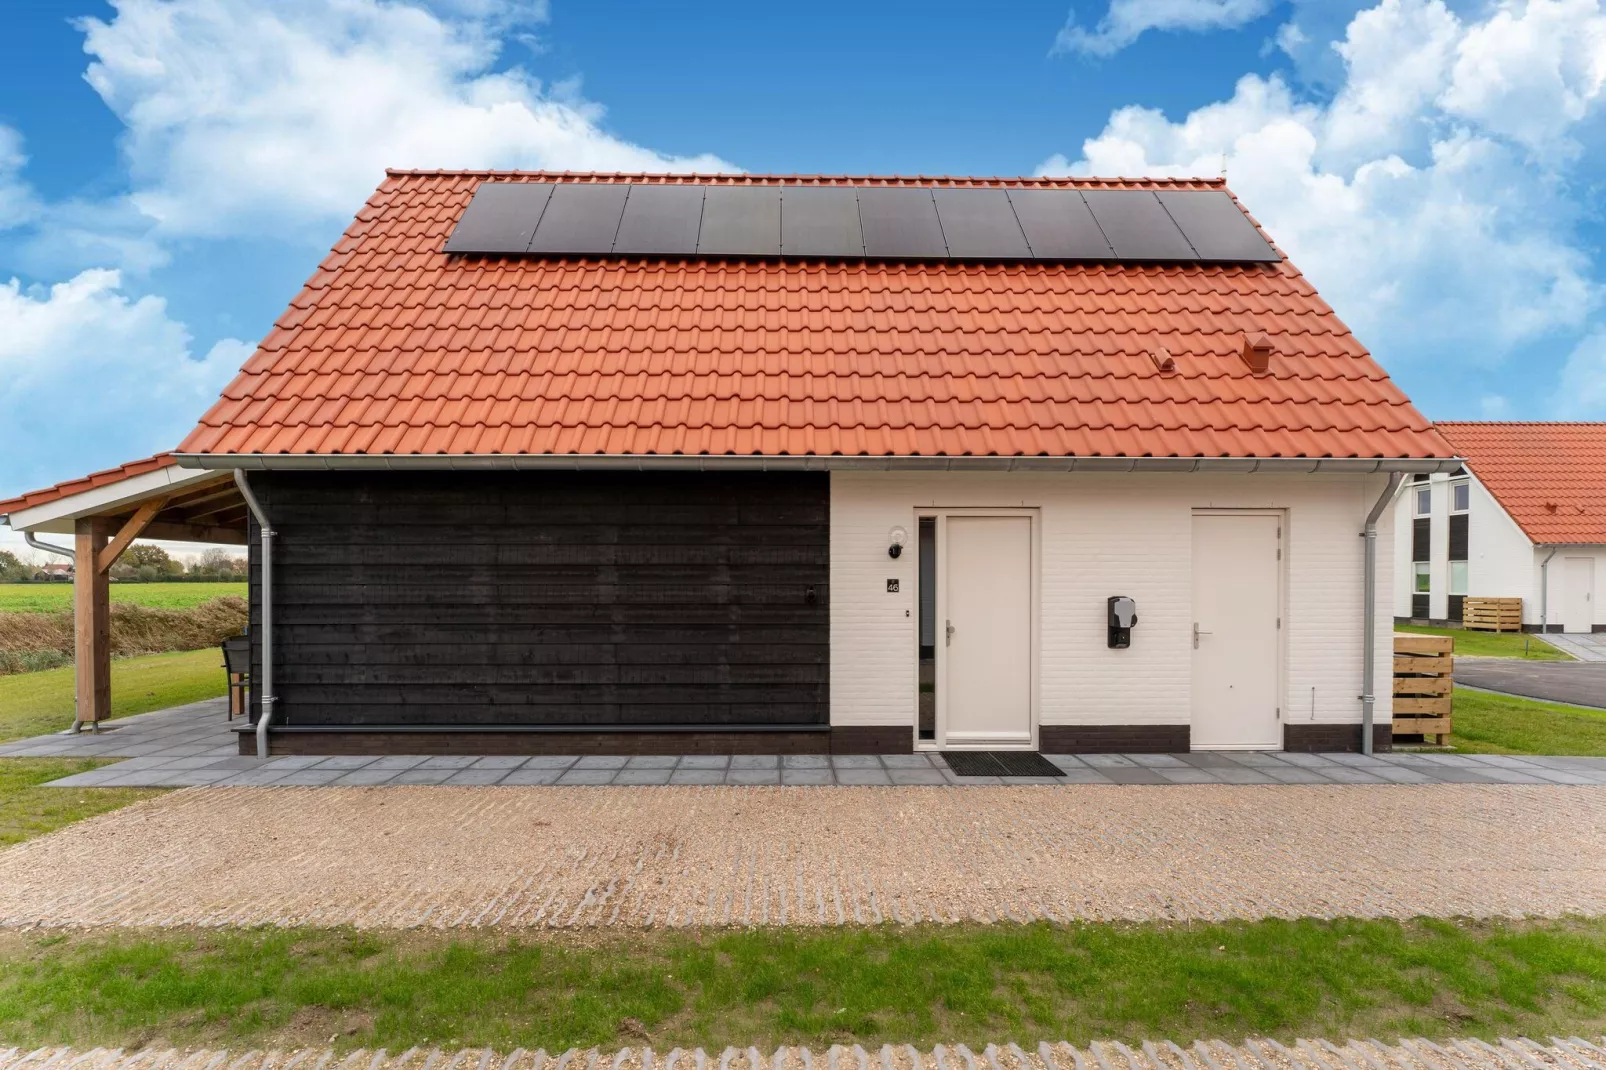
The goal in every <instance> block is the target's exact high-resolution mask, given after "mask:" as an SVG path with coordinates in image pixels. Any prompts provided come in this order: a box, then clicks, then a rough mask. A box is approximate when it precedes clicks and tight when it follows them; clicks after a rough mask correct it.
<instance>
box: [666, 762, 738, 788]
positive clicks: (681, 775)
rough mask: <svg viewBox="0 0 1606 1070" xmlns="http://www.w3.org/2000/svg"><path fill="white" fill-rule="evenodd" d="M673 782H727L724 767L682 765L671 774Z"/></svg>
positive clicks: (670, 780) (670, 779) (670, 777)
mask: <svg viewBox="0 0 1606 1070" xmlns="http://www.w3.org/2000/svg"><path fill="white" fill-rule="evenodd" d="M669 782H670V783H671V784H723V783H725V770H723V769H688V768H686V766H684V765H681V766H679V767H678V768H676V769H675V771H674V772H673V773H671V774H670V776H669Z"/></svg>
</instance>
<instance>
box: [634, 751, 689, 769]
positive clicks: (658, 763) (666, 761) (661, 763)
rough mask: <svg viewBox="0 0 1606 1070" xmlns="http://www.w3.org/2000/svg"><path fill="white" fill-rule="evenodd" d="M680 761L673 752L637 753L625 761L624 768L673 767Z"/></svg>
mask: <svg viewBox="0 0 1606 1070" xmlns="http://www.w3.org/2000/svg"><path fill="white" fill-rule="evenodd" d="M678 761H680V759H679V758H677V757H676V756H675V755H673V754H638V755H636V756H635V757H634V758H631V759H630V760H629V761H628V762H626V763H625V768H626V769H673V768H675V763H676V762H678Z"/></svg>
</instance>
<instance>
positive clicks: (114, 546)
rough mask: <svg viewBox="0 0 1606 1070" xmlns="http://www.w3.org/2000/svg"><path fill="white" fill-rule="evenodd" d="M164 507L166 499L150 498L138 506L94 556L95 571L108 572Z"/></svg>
mask: <svg viewBox="0 0 1606 1070" xmlns="http://www.w3.org/2000/svg"><path fill="white" fill-rule="evenodd" d="M166 505H167V499H166V498H152V499H151V500H150V501H148V502H146V503H145V504H144V505H142V506H140V507H139V509H138V510H137V511H136V512H135V513H134V515H133V516H131V517H129V518H128V523H126V524H124V525H123V528H122V530H121V531H119V532H118V533H117V536H116V537H115V538H114V539H112V541H111V542H109V543H107V544H106V546H105V547H104V548H102V549H101V551H100V552H99V553H98V554H96V555H95V568H96V570H97V571H99V572H101V573H105V572H108V571H110V570H111V567H112V565H114V564H116V563H117V559H118V558H119V557H121V556H122V554H123V551H124V550H126V549H128V544H129V543H131V542H133V541H134V540H135V539H137V538H139V536H140V532H142V531H144V530H145V529H146V527H148V526H149V525H150V522H151V521H152V520H155V519H156V514H157V513H159V512H161V511H162V509H163V508H164V507H165V506H166Z"/></svg>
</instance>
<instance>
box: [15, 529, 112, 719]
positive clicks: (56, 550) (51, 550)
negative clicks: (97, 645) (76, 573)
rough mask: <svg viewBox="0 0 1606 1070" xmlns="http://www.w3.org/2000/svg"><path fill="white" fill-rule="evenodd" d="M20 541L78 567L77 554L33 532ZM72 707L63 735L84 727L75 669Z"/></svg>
mask: <svg viewBox="0 0 1606 1070" xmlns="http://www.w3.org/2000/svg"><path fill="white" fill-rule="evenodd" d="M22 541H23V542H25V543H27V544H28V545H29V546H32V547H33V548H34V549H35V550H43V551H44V552H45V553H47V554H60V555H61V556H62V557H69V558H71V559H72V562H73V569H74V570H76V569H77V568H78V555H77V554H76V553H74V552H73V551H72V550H69V549H67V548H66V547H64V546H52V545H51V544H50V543H48V542H40V541H39V540H38V539H36V538H34V537H33V532H31V531H25V532H23V533H22ZM72 708H73V719H72V727H71V728H69V729H67V730H66V731H65V732H63V733H62V735H64V736H76V735H77V734H78V733H79V731H80V730H81V729H82V728H83V727H84V722H82V721H80V720H79V719H78V673H77V672H76V671H74V672H73V674H72ZM99 730H100V726H99V725H95V726H94V727H93V728H91V731H99Z"/></svg>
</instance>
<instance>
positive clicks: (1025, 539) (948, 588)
mask: <svg viewBox="0 0 1606 1070" xmlns="http://www.w3.org/2000/svg"><path fill="white" fill-rule="evenodd" d="M939 545H940V547H941V549H940V550H939V552H938V560H939V561H940V562H941V571H942V578H941V580H940V581H939V582H938V585H937V589H938V604H939V609H938V622H937V623H938V628H937V635H936V640H937V658H938V677H939V680H940V684H939V686H938V688H937V702H938V710H939V718H938V719H939V722H940V723H941V725H942V731H941V738H940V739H939V744H940V745H941V746H944V747H978V748H989V749H991V748H1001V747H1030V746H1032V744H1033V739H1032V521H1031V518H1030V517H1026V516H948V517H946V518H944V520H943V531H942V535H941V536H940V537H939Z"/></svg>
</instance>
